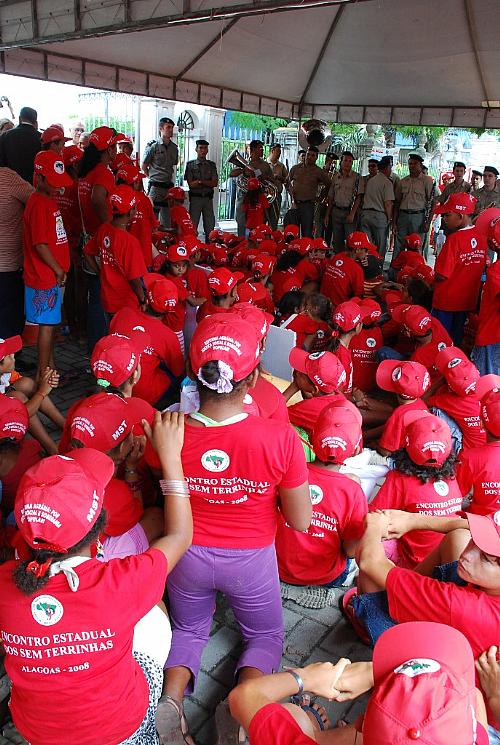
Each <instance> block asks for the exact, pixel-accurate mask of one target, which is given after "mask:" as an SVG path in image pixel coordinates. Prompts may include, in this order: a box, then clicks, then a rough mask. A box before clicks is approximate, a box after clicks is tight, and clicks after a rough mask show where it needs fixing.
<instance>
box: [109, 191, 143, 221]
mask: <svg viewBox="0 0 500 745" xmlns="http://www.w3.org/2000/svg"><path fill="white" fill-rule="evenodd" d="M109 201H110V203H111V209H112V210H113V212H117V213H118V214H119V215H126V214H127V213H128V212H130V210H131V209H132V207H134V206H135V205H136V204H137V197H136V193H135V191H134V190H133V189H132V188H131V187H130V186H127V185H126V184H121V185H120V186H116V187H115V191H114V192H113V194H111V196H110V198H109Z"/></svg>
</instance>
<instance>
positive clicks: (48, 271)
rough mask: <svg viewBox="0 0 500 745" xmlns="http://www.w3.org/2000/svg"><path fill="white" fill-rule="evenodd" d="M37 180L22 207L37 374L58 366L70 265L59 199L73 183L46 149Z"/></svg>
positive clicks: (40, 158)
mask: <svg viewBox="0 0 500 745" xmlns="http://www.w3.org/2000/svg"><path fill="white" fill-rule="evenodd" d="M34 167H35V175H34V184H35V188H36V191H35V192H34V193H33V194H32V195H31V196H30V198H29V199H28V201H27V203H26V209H25V210H24V217H23V221H24V234H23V248H24V282H25V301H24V307H25V314H26V320H27V321H29V322H30V323H34V324H37V325H38V327H39V328H38V341H37V348H38V373H37V375H38V377H40V375H41V374H42V372H43V371H44V370H45V368H46V367H50V368H54V367H55V365H54V330H55V327H56V326H57V325H58V324H60V323H61V287H64V286H65V284H66V273H67V271H68V269H69V266H70V257H69V246H68V240H67V237H66V231H65V229H64V223H63V220H62V217H61V213H60V211H59V207H58V206H57V202H56V201H55V197H56V195H57V193H58V192H59V191H60V190H61V189H62V188H64V187H69V186H71V184H72V181H71V179H70V177H69V176H68V175H67V173H66V172H65V170H64V163H63V161H62V160H61V159H60V156H59V155H57V154H56V153H54V152H53V151H51V150H44V151H41V152H40V153H38V154H37V155H36V157H35V166H34Z"/></svg>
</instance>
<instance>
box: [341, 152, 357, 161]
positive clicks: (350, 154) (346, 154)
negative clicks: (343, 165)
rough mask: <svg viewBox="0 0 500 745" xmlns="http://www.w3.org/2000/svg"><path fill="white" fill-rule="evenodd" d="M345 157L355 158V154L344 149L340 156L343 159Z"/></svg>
mask: <svg viewBox="0 0 500 745" xmlns="http://www.w3.org/2000/svg"><path fill="white" fill-rule="evenodd" d="M344 157H347V158H352V159H353V160H354V155H353V154H352V153H351V151H350V150H344V152H343V153H342V154H341V156H340V159H341V160H342V158H344Z"/></svg>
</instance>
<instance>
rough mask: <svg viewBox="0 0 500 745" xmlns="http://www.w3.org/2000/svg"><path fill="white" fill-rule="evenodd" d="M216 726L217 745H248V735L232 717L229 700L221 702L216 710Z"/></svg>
mask: <svg viewBox="0 0 500 745" xmlns="http://www.w3.org/2000/svg"><path fill="white" fill-rule="evenodd" d="M215 725H216V727H217V745H248V738H247V734H246V732H245V730H244V729H243V727H240V725H239V724H238V722H237V721H236V719H233V717H232V716H231V712H230V710H229V704H228V702H227V699H225V700H224V701H221V702H220V703H219V704H218V706H217V708H216V710H215Z"/></svg>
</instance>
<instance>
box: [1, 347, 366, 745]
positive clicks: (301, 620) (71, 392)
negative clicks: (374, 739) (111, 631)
mask: <svg viewBox="0 0 500 745" xmlns="http://www.w3.org/2000/svg"><path fill="white" fill-rule="evenodd" d="M23 359H25V360H26V361H27V362H30V361H34V360H35V354H34V350H32V349H26V350H25V352H23ZM56 364H57V367H58V370H59V371H60V372H61V373H62V374H64V373H67V372H73V373H74V372H76V373H77V375H76V377H75V379H74V380H73V381H72V382H70V383H69V384H68V385H67V386H64V387H62V388H60V389H58V390H56V391H54V393H53V394H52V396H53V399H54V402H55V403H56V405H57V406H58V407H59V408H60V409H61V410H62V411H64V412H65V411H67V409H68V408H69V406H71V404H72V403H73V402H74V401H76V400H77V399H79V398H82V397H84V396H85V395H86V392H87V389H88V388H89V386H90V385H91V384H92V381H93V377H92V376H91V375H90V374H89V373H87V372H86V369H88V358H87V357H86V356H85V350H84V349H83V348H82V347H79V346H78V345H76V344H74V343H71V342H69V341H65V342H63V343H59V344H57V346H56ZM49 428H50V425H49ZM52 431H53V430H52ZM53 435H54V436H55V437H58V432H56V431H53ZM337 592H338V595H339V597H340V595H341V594H342V593H341V591H340V590H339V591H337ZM283 610H284V618H285V629H286V638H285V644H284V650H283V660H282V664H283V665H288V666H296V667H298V666H303V665H306V664H308V663H309V662H318V661H323V660H330V661H332V662H336V661H337V660H338V659H339V658H340V657H348V658H349V659H351V660H353V661H360V660H369V659H371V650H370V649H369V648H368V647H366V646H365V645H363V644H362V643H361V642H360V641H359V640H358V639H357V637H356V636H355V634H354V632H353V631H352V629H351V628H350V626H349V625H348V624H347V623H346V622H345V620H344V619H343V617H342V615H341V613H340V611H339V609H338V607H337V606H334V607H328V608H323V609H318V610H317V609H308V608H302V607H300V606H298V605H297V604H296V603H294V602H293V601H291V600H287V601H285V602H284V604H283ZM240 649H241V637H240V635H239V632H238V626H237V624H236V621H235V619H234V616H233V613H232V611H231V610H230V609H229V608H228V607H227V605H226V603H225V601H224V599H223V598H219V599H218V602H217V609H216V613H215V616H214V623H213V626H212V631H211V636H210V640H209V643H208V645H207V647H206V649H205V651H204V654H203V658H202V667H201V673H200V676H199V679H198V682H197V686H196V689H195V692H194V694H193V695H192V696H189V697H188V698H187V699H186V701H185V709H186V716H187V719H188V722H189V726H190V730H191V733H192V736H193V737H194V739H195V742H196V744H197V745H213V743H214V742H215V729H214V722H213V713H214V710H215V707H216V706H217V704H218V702H219V701H221V700H222V699H223V698H224V697H225V696H226V694H227V692H228V691H229V690H230V688H231V687H232V683H233V675H234V668H235V665H236V661H237V659H238V655H239V651H240ZM323 703H324V702H323ZM324 705H325V708H326V710H327V712H328V715H329V717H330V719H331V721H332V723H335V722H336V721H337V720H338V719H339V718H344V719H346V720H347V721H353V720H354V719H355V718H356V717H357V716H358V714H359V713H361V711H362V710H363V709H364V707H365V705H366V700H365V699H364V698H362V699H359V700H357V701H355V702H349V703H346V704H335V703H325V704H324ZM6 734H7V737H8V733H6ZM0 742H1V740H0ZM16 742H19V741H16V740H15V739H7V740H6V745H7V743H16Z"/></svg>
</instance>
